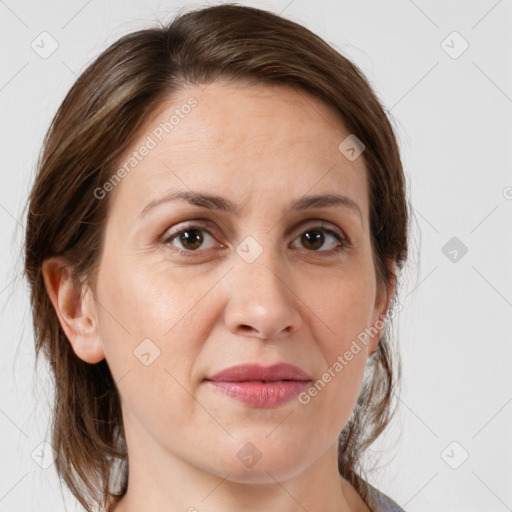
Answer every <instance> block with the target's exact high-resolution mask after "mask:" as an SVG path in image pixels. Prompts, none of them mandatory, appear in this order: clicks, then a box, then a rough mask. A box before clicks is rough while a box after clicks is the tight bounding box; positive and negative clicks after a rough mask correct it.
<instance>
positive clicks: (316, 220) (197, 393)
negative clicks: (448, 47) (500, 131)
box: [25, 5, 408, 512]
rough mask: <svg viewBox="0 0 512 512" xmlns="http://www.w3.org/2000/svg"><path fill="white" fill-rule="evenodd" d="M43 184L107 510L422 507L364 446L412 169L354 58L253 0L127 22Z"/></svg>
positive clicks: (50, 253)
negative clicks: (128, 28)
mask: <svg viewBox="0 0 512 512" xmlns="http://www.w3.org/2000/svg"><path fill="white" fill-rule="evenodd" d="M28 207H29V210H28V221H27V231H26V253H25V256H26V275H27V278H28V281H29V284H30V287H31V304H32V311H33V321H34V329H35V336H36V349H37V354H38V355H39V353H40V352H41V351H42V352H43V353H44V354H45V356H46V357H47V358H48V359H49V362H50V363H51V368H52V371H53V372H54V374H55V382H56V402H55V411H54V423H53V439H52V445H53V448H54V449H55V450H56V452H57V453H58V458H57V460H56V467H57V471H58V473H59V475H60V476H61V477H62V478H63V480H64V481H65V483H66V484H67V486H68V487H69V488H70V490H71V491H72V492H73V494H74V495H75V496H76V498H77V499H78V500H79V502H80V503H81V504H82V505H83V506H84V508H85V509H86V510H88V511H91V510H94V509H97V508H99V509H100V510H105V509H106V510H109V511H114V510H115V512H139V511H141V510H151V511H152V512H160V511H164V510H165V511H170V510H188V511H195V510H198V511H218V510H222V511H230V510H235V509H236V510H255V511H256V510H258V511H259V510H265V511H295V510H307V511H310V512H313V511H320V510H321V511H326V510H327V511H333V512H334V511H358V512H359V511H369V510H372V511H394V510H402V509H400V508H399V507H398V505H396V503H394V502H393V501H392V500H391V499H390V498H389V497H387V496H385V495H384V494H383V493H381V492H379V491H378V490H377V489H376V488H375V487H373V486H372V485H370V484H369V482H367V480H366V478H365V477H363V474H364V469H363V467H362V455H363V453H364V450H365V449H366V448H367V447H368V446H369V445H370V444H371V443H372V442H373V441H374V440H375V439H376V438H377V437H378V436H379V435H380V433H381V432H382V431H383V430H384V428H385V427H386V425H387V424H388V423H389V421H390V419H391V417H392V412H393V410H392V407H391V395H392V391H393V390H394V388H395V385H396V382H397V379H398V376H397V375H395V371H394V367H395V366H394V365H395V364H396V362H395V361H393V358H392V353H391V346H390V344H389V340H388V333H387V331H386V329H387V327H388V326H387V324H386V322H385V317H386V315H387V314H388V312H389V310H390V307H391V305H392V303H393V301H394V300H395V299H396V293H395V290H396V283H397V273H398V271H399V270H400V269H401V268H402V266H403V264H404V262H405V260H406V254H407V219H408V215H407V207H406V199H405V185H404V177H403V171H402V165H401V161H400V156H399V151H398V148H397V143H396V140H395V136H394V133H393V129H392V127H391V125H390V123H389V120H388V118H387V116H386V114H385V113H384V111H383V108H382V106H381V105H380V104H379V101H378V100H377V98H376V96H375V94H374V93H373V91H372V90H371V88H370V86H369V85H368V83H367V81H366V80H365V78H364V77H363V75H362V74H361V72H360V71H359V70H358V69H357V68H356V67H355V66H354V65H353V64H352V63H351V62H349V61H348V60H347V59H346V58H344V57H343V56H341V55H340V54H339V53H337V52H336V51H335V50H334V49H332V48H331V47H330V46H329V45H328V44H327V43H325V42H324V41H323V40H321V39H320V38H319V37H317V36H316V35H314V34H313V33H311V32H310V31H309V30H307V29H306V28H304V27H302V26H300V25H298V24H296V23H294V22H291V21H288V20H286V19H284V18H282V17H279V16H276V15H274V14H271V13H269V12H266V11H263V10H258V9H255V8H249V7H242V6H237V5H222V6H215V7H208V8H204V9H199V10H196V11H191V12H188V13H185V14H183V15H181V16H180V17H178V18H176V19H175V20H174V21H173V22H172V23H171V24H170V25H169V26H166V27H161V28H153V29H147V30H141V31H139V32H135V33H132V34H129V35H127V36H125V37H123V38H121V39H120V40H119V41H117V42H115V43H114V44H113V45H112V46H110V47H109V48H108V49H107V50H106V51H105V52H103V53H102V54H101V55H100V56H99V57H98V58H97V59H96V60H95V61H94V62H93V63H92V64H91V65H90V66H89V67H88V68H87V69H86V70H85V71H84V72H83V73H82V75H81V76H80V77H79V78H78V80H77V81H76V83H75V84H74V86H73V87H72V88H71V90H70V91H69V93H68V95H67V96H66V98H65V100H64V102H63V103H62V105H61V107H60V108H59V111H58V112H57V114H56V116H55V118H54V120H53V122H52V125H51V127H50V130H49V132H48V135H47V137H46V139H45V144H44V149H43V153H42V156H41V159H40V162H39V169H38V174H37V177H36V180H35V183H34V185H33V189H32V192H31V195H30V198H29V203H28Z"/></svg>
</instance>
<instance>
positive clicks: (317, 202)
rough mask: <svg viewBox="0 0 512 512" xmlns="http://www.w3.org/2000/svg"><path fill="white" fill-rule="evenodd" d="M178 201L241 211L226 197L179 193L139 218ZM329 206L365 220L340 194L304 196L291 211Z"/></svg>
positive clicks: (148, 207)
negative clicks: (337, 207) (168, 203)
mask: <svg viewBox="0 0 512 512" xmlns="http://www.w3.org/2000/svg"><path fill="white" fill-rule="evenodd" d="M178 199H184V200H185V201H187V202H188V203H190V204H192V205H195V206H199V207H202V208H208V209H211V210H220V211H224V212H228V213H233V214H237V213H239V211H240V208H239V207H238V206H237V205H236V204H235V203H233V202H232V201H230V200H229V199H226V198H225V197H222V196H218V195H213V194H208V193H205V192H193V191H186V190H182V191H178V192H173V193H171V194H168V195H166V196H164V197H161V198H159V199H155V200H154V201H151V202H150V203H149V204H147V205H146V206H145V207H144V208H143V209H142V211H141V212H140V214H139V217H143V216H145V215H146V214H147V212H148V211H149V210H151V209H153V208H155V207H156V206H158V205H161V204H163V203H167V202H170V201H176V200H178ZM329 206H343V207H345V208H347V209H349V210H351V211H353V212H355V213H357V214H358V215H359V217H360V219H361V221H362V220H363V214H362V212H361V209H360V208H359V206H358V204H357V203H356V202H355V201H353V200H352V199H350V198H349V197H347V196H344V195H340V194H332V193H331V194H322V195H312V196H304V197H301V198H300V199H298V200H297V201H295V202H294V203H293V204H292V205H291V210H295V211H304V210H309V209H312V208H323V207H329Z"/></svg>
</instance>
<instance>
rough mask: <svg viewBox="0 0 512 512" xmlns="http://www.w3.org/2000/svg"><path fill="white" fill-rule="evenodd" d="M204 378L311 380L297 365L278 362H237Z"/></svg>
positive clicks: (223, 380) (228, 380) (221, 379)
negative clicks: (269, 363) (237, 363)
mask: <svg viewBox="0 0 512 512" xmlns="http://www.w3.org/2000/svg"><path fill="white" fill-rule="evenodd" d="M206 380H212V381H215V382H243V381H250V380H256V381H265V382H267V381H268V382H272V381H278V380H297V381H307V380H311V377H310V376H309V375H308V374H307V373H306V372H305V371H303V370H301V369H300V368H298V367H297V366H293V365H291V364H288V363H278V364H274V365H272V366H261V365H258V364H239V365H236V366H231V367H229V368H225V369H224V370H222V371H220V372H218V373H216V374H214V375H212V376H210V377H207V378H206Z"/></svg>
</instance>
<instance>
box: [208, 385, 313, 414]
mask: <svg viewBox="0 0 512 512" xmlns="http://www.w3.org/2000/svg"><path fill="white" fill-rule="evenodd" d="M207 382H209V383H210V384H211V385H213V386H214V387H215V388H216V389H218V390H219V391H220V392H221V393H224V394H225V395H228V396H230V397H231V398H234V399H235V400H238V401H240V402H243V403H245V404H247V405H252V406H253V407H276V406H278V405H281V404H284V403H286V402H288V401H290V400H292V399H293V398H295V397H296V396H297V395H298V394H299V393H300V392H301V391H302V390H303V389H304V388H305V387H306V386H307V385H308V384H309V381H301V380H279V381H275V382H258V381H244V382H216V381H211V380H209V381H207Z"/></svg>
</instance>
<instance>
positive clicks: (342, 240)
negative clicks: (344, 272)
mask: <svg viewBox="0 0 512 512" xmlns="http://www.w3.org/2000/svg"><path fill="white" fill-rule="evenodd" d="M188 230H200V231H204V232H206V233H208V235H210V236H211V237H212V238H215V237H214V236H213V235H212V233H211V232H210V230H209V229H207V228H206V227H205V226H204V225H202V224H190V225H187V226H185V227H182V228H181V229H180V230H179V231H175V232H171V233H167V234H164V236H163V237H162V243H163V244H164V245H167V246H168V247H169V248H170V249H171V250H173V251H175V252H176V253H177V254H178V255H179V256H185V257H194V256H196V253H198V252H199V253H200V252H204V251H205V249H203V250H202V251H201V250H199V249H197V250H185V249H180V248H179V247H176V246H174V245H172V243H171V242H172V241H173V240H174V239H175V238H177V237H178V236H179V235H181V234H182V233H184V232H185V231H188ZM308 231H321V232H323V233H327V234H328V235H332V236H333V237H334V238H336V240H337V241H338V242H339V245H338V246H336V247H335V248H334V249H330V250H329V251H319V250H307V249H304V250H305V251H306V252H310V253H319V254H321V253H327V254H325V255H322V257H324V256H325V257H329V256H337V255H338V254H339V253H340V252H342V251H345V250H346V249H348V248H350V247H351V246H352V244H351V243H350V241H349V240H348V238H346V237H344V236H343V235H341V234H338V233H337V232H336V231H334V230H332V229H329V228H327V227H325V226H323V225H321V224H320V225H315V226H310V227H307V228H306V229H304V231H302V232H301V233H300V234H304V233H306V232H308ZM206 250H207V249H206Z"/></svg>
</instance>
